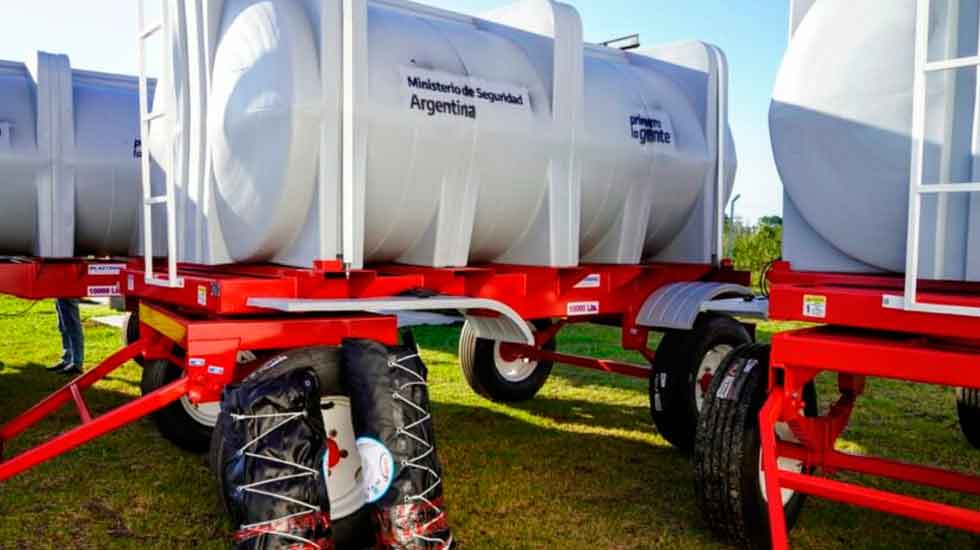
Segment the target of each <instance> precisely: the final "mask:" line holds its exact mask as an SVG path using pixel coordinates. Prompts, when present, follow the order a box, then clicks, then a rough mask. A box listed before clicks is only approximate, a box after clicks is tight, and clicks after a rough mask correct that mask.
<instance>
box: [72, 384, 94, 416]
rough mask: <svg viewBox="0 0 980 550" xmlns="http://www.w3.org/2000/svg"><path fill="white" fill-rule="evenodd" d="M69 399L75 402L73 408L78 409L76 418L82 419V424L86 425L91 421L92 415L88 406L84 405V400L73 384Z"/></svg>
mask: <svg viewBox="0 0 980 550" xmlns="http://www.w3.org/2000/svg"><path fill="white" fill-rule="evenodd" d="M71 397H72V399H74V400H75V407H76V408H77V409H78V416H79V417H80V418H81V419H82V424H88V423H89V422H91V421H92V413H91V412H89V410H88V405H86V404H85V398H84V397H82V391H81V390H79V389H78V386H76V385H75V384H72V385H71Z"/></svg>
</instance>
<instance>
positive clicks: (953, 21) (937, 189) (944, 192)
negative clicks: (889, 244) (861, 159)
mask: <svg viewBox="0 0 980 550" xmlns="http://www.w3.org/2000/svg"><path fill="white" fill-rule="evenodd" d="M931 4H932V1H931V0H918V2H917V3H916V27H915V83H914V87H913V96H912V97H913V112H912V117H913V118H912V164H911V178H910V180H909V182H910V183H909V219H908V241H907V249H906V250H907V252H906V265H905V295H904V297H902V298H899V297H896V296H886V297H885V300H884V304H883V305H884V306H885V307H889V308H896V309H904V310H906V311H918V312H923V313H938V314H945V315H962V316H968V317H980V308H976V307H966V306H956V305H940V304H929V303H922V302H919V301H918V283H919V281H918V277H919V252H920V251H919V240H920V237H921V233H922V232H921V227H920V225H921V222H922V198H923V197H924V196H926V195H936V196H937V197H938V201H939V202H938V210H937V216H936V218H937V219H936V256H937V257H936V261H935V263H934V271H935V274H936V276H937V277H940V278H942V277H943V276H944V273H943V264H944V263H945V238H946V227H945V224H946V220H945V210H946V208H945V206H946V203H947V200H948V197H949V194H950V193H976V192H980V183H977V182H973V183H950V181H949V180H950V176H949V170H948V167H946V166H944V167H941V168H940V182H939V183H938V184H930V185H926V184H924V183H923V176H924V175H923V173H922V170H923V165H924V164H925V142H926V135H925V134H926V114H927V113H926V111H927V105H926V101H927V99H928V98H927V79H928V77H929V75H930V74H932V73H939V72H946V71H955V70H958V69H964V68H971V67H975V68H980V56H970V57H959V58H957V57H953V58H949V59H945V60H942V61H933V62H930V61H929V24H930V7H931ZM951 4H956V2H952V3H951ZM958 27H959V10H958V9H956V8H952V9H951V11H950V13H949V22H948V28H949V31H948V32H949V33H950V35H957V36H958ZM957 49H958V48H957V45H956V39H955V38H950V40H949V42H948V43H947V45H946V49H945V51H946V55H947V56H955V55H956V50H957ZM978 83H980V79H978ZM954 84H955V76H953V77H951V78H950V79H949V80H947V94H946V97H945V102H946V109H945V113H946V116H945V122H946V128H945V131H946V135H945V144H944V145H946V147H944V155H943V159H942V161H943V162H942V164H943V165H948V164H949V159H948V158H947V155H948V153H947V152H946V151H948V149H949V147H948V145H949V142H950V141H951V135H950V132H951V130H950V127H951V124H950V122H951V121H952V118H953V113H952V110H953V103H954V101H955V95H954V93H951V92H950V89H951V88H953V87H954ZM978 92H980V84H978ZM977 99H980V94H978V97H977ZM978 106H980V103H978ZM975 126H976V125H975ZM977 133H978V132H977V128H974V142H975V143H974V145H976V141H977ZM940 241H942V242H940Z"/></svg>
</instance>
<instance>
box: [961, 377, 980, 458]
mask: <svg viewBox="0 0 980 550" xmlns="http://www.w3.org/2000/svg"><path fill="white" fill-rule="evenodd" d="M956 410H957V412H958V413H959V416H960V429H961V430H963V435H965V436H966V440H967V441H969V442H970V445H973V446H974V447H976V448H977V449H980V390H974V389H969V388H958V389H957V390H956Z"/></svg>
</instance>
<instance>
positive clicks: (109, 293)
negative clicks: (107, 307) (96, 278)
mask: <svg viewBox="0 0 980 550" xmlns="http://www.w3.org/2000/svg"><path fill="white" fill-rule="evenodd" d="M85 295H86V296H89V297H92V298H112V297H115V296H122V293H121V292H119V285H96V286H90V287H88V288H87V289H86V290H85Z"/></svg>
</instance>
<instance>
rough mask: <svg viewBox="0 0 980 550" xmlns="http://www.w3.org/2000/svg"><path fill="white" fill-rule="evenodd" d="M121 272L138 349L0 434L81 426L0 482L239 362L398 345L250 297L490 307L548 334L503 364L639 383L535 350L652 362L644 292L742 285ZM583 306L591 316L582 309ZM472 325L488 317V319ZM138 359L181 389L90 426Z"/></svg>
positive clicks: (9, 283) (63, 274)
mask: <svg viewBox="0 0 980 550" xmlns="http://www.w3.org/2000/svg"><path fill="white" fill-rule="evenodd" d="M124 263H126V264H127V265H126V267H125V268H124V269H122V268H120V269H119V270H118V271H117V273H116V274H115V275H114V276H113V281H114V283H113V284H115V285H116V288H118V289H119V291H120V293H121V294H122V295H124V296H125V297H126V300H127V304H128V308H130V309H131V310H132V311H135V312H137V313H138V315H139V321H140V338H139V340H138V341H136V342H134V343H132V344H131V345H129V346H128V347H126V348H124V349H123V350H121V351H119V352H118V353H116V354H114V355H113V356H111V357H109V358H108V359H106V360H105V361H104V362H102V363H101V364H100V365H99V366H97V367H95V368H94V369H92V370H90V371H88V372H86V373H85V374H83V375H82V376H80V377H79V378H77V379H76V380H74V381H72V382H71V383H69V384H68V385H66V386H65V387H64V388H62V389H61V390H59V391H58V392H56V393H54V394H53V395H51V396H50V397H48V398H47V399H45V400H44V401H42V402H41V403H39V404H38V405H36V406H35V407H34V408H32V409H30V410H29V411H27V412H26V413H24V414H23V415H21V416H19V417H17V418H15V419H13V420H11V421H9V422H8V423H7V424H6V425H4V426H2V427H0V458H2V451H3V446H4V444H5V443H7V442H9V441H10V440H11V439H13V438H15V437H16V436H17V435H19V434H20V433H22V432H23V431H24V430H26V429H28V428H30V427H31V426H33V425H34V424H36V423H37V422H39V421H41V420H42V419H44V418H45V417H46V416H48V415H49V414H51V413H52V412H53V411H55V410H57V409H59V408H60V407H62V406H63V405H65V404H67V403H68V402H69V401H72V402H74V404H75V406H76V408H77V409H78V411H79V416H80V418H81V425H80V426H78V427H76V428H75V429H73V430H70V431H68V432H66V433H64V434H61V435H59V436H57V437H55V438H53V439H51V440H50V441H47V442H45V443H43V444H41V445H40V446H38V447H35V448H33V449H30V450H28V451H26V452H23V453H21V454H19V455H17V456H15V457H12V458H10V459H8V460H6V461H3V462H0V482H2V481H3V480H5V479H8V478H10V477H12V476H15V475H17V474H19V473H21V472H23V471H25V470H28V469H30V468H32V467H34V466H36V465H38V464H40V463H42V462H44V461H46V460H49V459H51V458H54V457H57V456H60V455H62V454H64V453H67V452H69V451H71V450H72V449H74V448H76V447H78V446H80V445H82V444H84V443H86V442H88V441H91V440H93V439H95V438H97V437H100V436H102V435H104V434H106V433H109V432H111V431H113V430H115V429H118V428H120V427H122V426H125V425H127V424H129V423H132V422H134V421H136V420H138V419H140V418H143V417H145V416H147V415H149V414H151V413H153V412H155V411H157V410H159V409H161V408H163V407H166V406H167V405H169V404H171V403H173V402H175V401H177V400H179V399H181V398H183V397H185V396H186V397H188V398H189V399H190V401H191V402H192V403H202V402H204V403H206V402H213V401H216V400H218V399H220V395H221V391H222V388H224V386H225V385H227V384H229V383H233V382H235V381H238V380H241V379H243V378H244V377H245V376H247V374H248V372H247V370H248V369H249V367H247V366H244V365H239V364H238V362H237V357H238V354H239V352H240V351H250V352H262V351H281V350H285V349H293V348H301V347H307V346H316V345H339V344H340V343H341V341H342V340H343V339H345V338H350V337H357V338H368V339H373V340H377V341H380V342H382V343H386V344H395V343H396V341H397V338H398V326H397V319H396V317H395V316H392V315H385V314H371V313H359V312H356V311H352V312H344V313H334V314H323V313H320V314H315V313H313V314H290V313H283V312H277V311H271V310H269V309H263V308H260V307H255V306H253V305H250V303H249V302H250V300H251V299H254V298H263V299H272V298H276V299H283V300H358V299H370V298H378V297H395V296H400V295H405V294H406V293H410V294H413V295H416V296H425V295H435V296H463V297H470V298H482V299H488V300H494V301H499V302H501V303H504V304H506V305H507V306H509V307H511V308H512V309H513V310H514V311H515V312H516V313H517V314H518V315H519V316H520V317H521V318H522V319H523V320H526V321H529V322H530V321H534V320H540V319H549V320H556V321H557V322H556V323H555V324H553V325H552V326H551V327H550V328H549V329H547V330H543V331H541V332H540V333H538V334H537V335H536V340H537V342H536V345H535V346H533V347H532V346H529V345H517V344H511V345H507V346H502V353H504V354H506V355H508V356H512V357H526V358H528V359H546V360H553V361H558V362H562V363H567V364H570V365H576V366H579V367H584V368H591V369H596V370H600V371H605V372H610V373H618V374H623V375H627V376H634V377H642V378H646V377H648V376H649V372H650V368H649V366H647V365H629V364H623V363H618V362H614V361H606V360H602V359H596V358H591V357H578V356H572V355H567V354H561V353H555V352H550V351H547V350H545V349H543V345H544V344H545V343H546V342H548V341H549V340H551V339H552V338H553V337H554V336H555V334H557V332H558V331H559V330H561V328H562V327H564V326H566V325H567V324H568V323H577V322H592V323H600V324H607V325H614V326H618V327H621V328H622V345H623V347H624V348H625V349H628V350H636V351H638V352H640V353H641V354H643V356H644V357H646V358H647V359H648V360H650V361H652V360H653V357H654V350H651V349H649V347H648V336H649V333H650V332H651V330H654V329H651V328H648V327H646V326H640V325H638V324H637V322H636V319H637V316H638V314H639V313H640V310H641V308H642V306H643V305H644V303H645V302H646V301H647V299H648V298H649V297H650V296H651V295H652V294H654V292H656V291H657V290H659V289H662V288H664V287H666V286H668V285H671V284H673V283H679V282H695V281H701V282H707V281H710V282H718V283H732V284H738V285H748V283H749V274H748V273H746V272H739V271H735V270H734V269H732V267H731V264H730V263H723V264H722V266H721V267H714V266H711V265H696V264H694V265H688V264H648V265H638V266H637V265H634V266H618V265H586V266H580V267H575V268H542V267H523V266H505V265H488V266H480V267H472V268H462V269H435V268H420V267H408V266H402V265H389V266H376V267H374V268H372V269H367V270H359V271H344V269H343V266H342V265H341V264H340V263H339V262H332V261H331V262H317V263H316V264H315V265H314V266H313V268H311V269H296V268H286V267H279V266H271V265H234V266H221V267H203V266H194V265H181V266H180V271H179V275H180V277H181V279H182V282H183V284H182V286H180V287H179V288H169V287H163V286H154V285H151V284H147V283H146V274H145V273H144V271H143V265H142V261H141V260H130V261H128V262H124ZM90 265H92V262H90V261H77V262H60V263H57V264H51V263H48V262H44V261H41V260H24V261H18V262H8V263H0V293H6V294H12V295H15V296H21V297H24V298H32V299H37V298H48V297H67V296H77V295H78V294H77V292H80V291H81V289H85V288H87V285H88V284H90V283H92V282H93V281H95V282H104V281H103V278H104V277H106V275H104V274H103V273H102V272H101V271H100V270H99V269H89V267H88V266H90ZM93 277H98V280H97V281H96V279H93ZM583 281H587V282H588V284H583ZM69 283H70V284H69ZM65 288H70V289H71V292H73V294H68V295H67V296H66V294H64V293H63V292H62V291H63V290H64V289H65ZM59 289H60V290H59ZM419 299H420V300H424V299H425V298H419ZM585 304H587V305H588V307H584V305H585ZM470 313H471V314H474V312H472V311H471V312H470ZM476 314H481V315H485V316H488V317H492V316H494V315H496V313H494V312H492V311H486V312H482V313H481V312H476ZM139 356H142V357H143V358H144V359H146V360H154V359H164V360H168V361H170V362H172V363H175V364H177V365H180V366H182V367H183V369H184V372H185V373H186V377H184V378H181V379H180V380H178V381H175V382H174V383H172V384H170V385H168V386H166V387H163V388H161V389H159V390H157V391H155V392H153V393H151V394H149V395H145V396H143V397H141V398H138V399H135V400H134V401H132V402H131V403H128V404H126V405H124V406H122V407H119V408H117V409H115V410H113V411H110V412H108V413H105V414H103V415H101V416H98V417H93V415H92V414H91V412H90V411H89V410H88V407H87V406H86V404H85V401H84V399H83V397H82V392H83V390H85V389H86V388H88V387H90V386H92V385H93V384H95V383H96V382H98V381H99V380H101V379H103V378H105V377H106V376H108V375H109V374H110V373H112V372H113V371H114V370H116V369H117V368H119V367H120V366H122V365H123V364H125V363H126V362H127V361H128V360H130V359H134V358H136V357H139Z"/></svg>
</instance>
